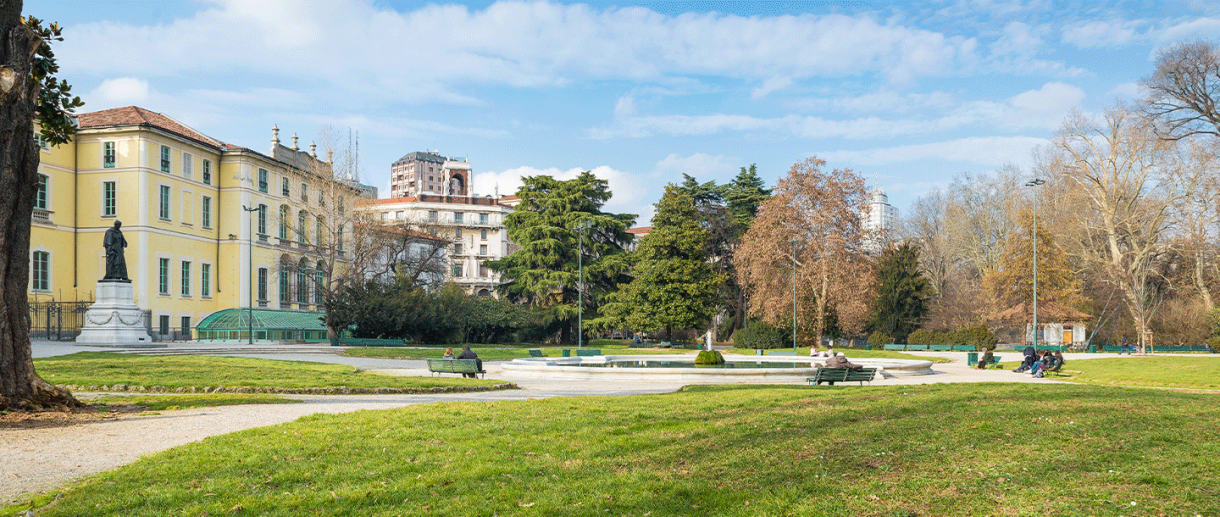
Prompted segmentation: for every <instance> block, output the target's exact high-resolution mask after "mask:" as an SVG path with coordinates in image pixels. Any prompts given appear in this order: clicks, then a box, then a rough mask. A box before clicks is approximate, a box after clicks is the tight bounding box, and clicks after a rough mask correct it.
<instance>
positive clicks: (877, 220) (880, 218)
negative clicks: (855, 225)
mask: <svg viewBox="0 0 1220 517" xmlns="http://www.w3.org/2000/svg"><path fill="white" fill-rule="evenodd" d="M868 208H869V210H868V217H867V218H865V219H864V228H865V229H867V230H873V231H880V230H896V229H898V209H897V208H895V207H894V205H891V204H890V197H889V196H888V195H886V193H885V191H884V190H881V188H877V189H874V190H873V192H872V197H871V199H870V201H869V204H868Z"/></svg>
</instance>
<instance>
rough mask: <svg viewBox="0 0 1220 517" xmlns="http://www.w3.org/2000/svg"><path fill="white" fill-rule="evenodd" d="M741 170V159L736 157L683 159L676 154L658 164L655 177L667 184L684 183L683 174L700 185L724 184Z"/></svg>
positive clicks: (686, 157)
mask: <svg viewBox="0 0 1220 517" xmlns="http://www.w3.org/2000/svg"><path fill="white" fill-rule="evenodd" d="M740 168H741V159H739V158H735V157H730V156H724V155H716V156H712V155H709V154H704V153H695V154H692V155H690V156H685V157H683V156H679V155H678V154H676V153H675V154H671V155H669V156H666V157H665V158H664V159H662V160H661V161H659V162H657V164H656V167H654V168H653V176H657V177H659V178H660V179H661V180H663V181H664V182H666V183H682V175H683V174H688V175H690V176H691V177H693V178H695V179H696V180H699V182H700V183H706V182H708V181H712V180H715V181H717V182H719V183H724V182H725V181H727V180H728V179H729V178H732V177H733V175H734V174H736V173H737V171H738V170H739V169H740Z"/></svg>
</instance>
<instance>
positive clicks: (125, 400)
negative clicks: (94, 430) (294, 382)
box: [84, 393, 301, 411]
mask: <svg viewBox="0 0 1220 517" xmlns="http://www.w3.org/2000/svg"><path fill="white" fill-rule="evenodd" d="M84 402H86V403H88V404H93V405H99V406H143V407H144V408H145V409H146V410H148V411H163V410H170V411H172V410H175V409H191V408H200V407H216V406H236V405H240V404H294V403H298V402H301V401H300V400H295V399H288V398H284V397H281V396H278V395H266V394H257V393H241V394H237V393H216V394H211V393H209V394H206V395H199V394H193V395H180V394H176V393H173V394H169V393H166V394H158V395H132V396H122V395H117V396H116V395H111V396H105V397H96V398H91V399H88V400H85V401H84Z"/></svg>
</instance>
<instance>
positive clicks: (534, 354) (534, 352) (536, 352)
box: [530, 349, 546, 357]
mask: <svg viewBox="0 0 1220 517" xmlns="http://www.w3.org/2000/svg"><path fill="white" fill-rule="evenodd" d="M530 357H546V354H543V353H542V350H536V349H535V350H530Z"/></svg>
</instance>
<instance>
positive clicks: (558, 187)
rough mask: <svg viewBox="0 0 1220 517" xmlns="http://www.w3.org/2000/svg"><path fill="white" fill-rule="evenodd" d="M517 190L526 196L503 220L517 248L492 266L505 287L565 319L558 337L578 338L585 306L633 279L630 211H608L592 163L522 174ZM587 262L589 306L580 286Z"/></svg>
mask: <svg viewBox="0 0 1220 517" xmlns="http://www.w3.org/2000/svg"><path fill="white" fill-rule="evenodd" d="M522 181H523V184H522V186H521V188H520V189H518V190H517V197H519V198H521V203H520V204H519V205H518V206H517V208H516V210H515V211H513V213H511V214H509V215H508V216H507V217H506V218H505V220H504V226H505V228H506V230H507V231H508V236H509V238H510V239H512V241H513V242H514V243H516V244H518V245H520V246H521V249H520V250H518V251H517V252H515V253H513V254H511V255H508V256H507V257H504V258H502V259H500V260H497V261H491V262H488V263H487V264H488V267H490V268H491V269H493V270H496V271H499V272H500V273H501V285H500V288H499V289H500V292H501V293H503V294H504V295H505V296H507V297H508V298H509V299H510V300H513V301H516V302H522V303H528V304H530V305H532V306H534V307H536V308H538V309H541V310H542V311H543V312H546V313H549V314H550V315H551V316H552V317H553V318H555V319H556V320H560V321H563V322H565V323H566V324H565V325H564V326H563V327H562V330H561V332H562V334H561V337H560V340H561V341H563V342H564V343H569V342H572V341H573V339H572V335H571V331H572V327H573V326H574V324H575V322H576V319H577V318H576V316H577V314H578V312H579V311H582V310H586V311H587V310H589V309H594V310H596V309H597V307H598V306H599V305H600V300H601V298H602V296H604V295H605V294H606V293H607V292H609V291H611V290H613V289H614V287H615V286H616V285H618V284H620V283H626V282H627V281H629V280H630V277H629V276H627V269H628V267H629V264H628V261H627V254H626V252H625V251H624V249H623V246H624V245H625V244H626V243H628V242H630V241H631V239H632V237H631V235H630V234H628V233H627V231H626V230H627V228H628V227H630V226H631V225H632V224H634V223H635V216H634V215H631V214H612V213H607V212H602V211H601V207H602V205H604V204H605V203H606V201H608V200H609V199H610V196H611V193H610V189H609V188H608V187H607V182H606V180H603V179H598V178H597V177H595V176H594V175H593V173H591V172H589V171H585V172H582V173H580V175H579V176H577V177H576V178H574V179H571V180H556V179H555V178H552V177H550V176H532V177H527V178H524V179H523V180H522ZM582 263H583V271H584V272H583V276H584V296H583V299H584V304H585V306H584V307H577V302H578V300H580V299H581V296H580V293H579V292H578V291H577V289H578V287H579V286H578V276H579V275H580V271H579V270H578V267H579V266H580V265H581V264H582Z"/></svg>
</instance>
